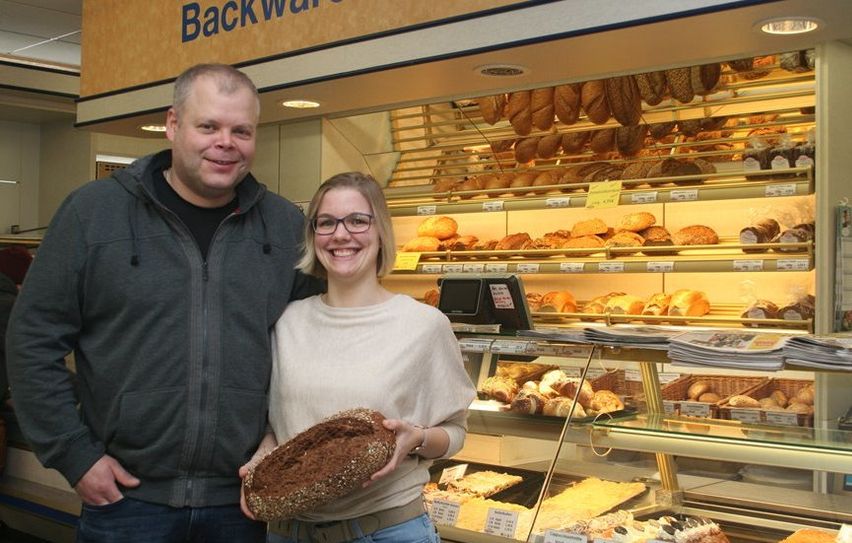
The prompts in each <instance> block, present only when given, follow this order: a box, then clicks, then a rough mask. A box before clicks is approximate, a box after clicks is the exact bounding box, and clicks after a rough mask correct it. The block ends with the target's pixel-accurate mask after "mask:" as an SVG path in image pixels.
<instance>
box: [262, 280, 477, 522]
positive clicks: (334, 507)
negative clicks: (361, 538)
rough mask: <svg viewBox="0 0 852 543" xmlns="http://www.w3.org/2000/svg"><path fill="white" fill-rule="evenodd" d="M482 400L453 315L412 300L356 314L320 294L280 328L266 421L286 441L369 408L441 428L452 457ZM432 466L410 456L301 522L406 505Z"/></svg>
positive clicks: (291, 312) (293, 307) (295, 305)
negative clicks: (349, 411)
mask: <svg viewBox="0 0 852 543" xmlns="http://www.w3.org/2000/svg"><path fill="white" fill-rule="evenodd" d="M475 396H476V391H475V389H474V387H473V385H472V384H471V382H470V378H469V377H468V374H467V373H466V371H465V369H464V366H463V363H462V358H461V352H460V351H459V346H458V342H457V341H456V338H455V335H454V334H453V332H452V328H451V327H450V323H449V321H448V320H447V318H446V316H445V315H443V314H442V313H441V312H440V311H438V310H437V309H435V308H434V307H431V306H428V305H425V304H422V303H420V302H417V301H415V300H414V299H412V298H410V297H408V296H403V295H396V296H394V297H393V298H391V299H390V300H388V301H386V302H383V303H381V304H377V305H373V306H367V307H354V308H339V307H330V306H328V305H326V304H325V303H323V302H322V300H321V299H320V297H319V296H314V297H312V298H307V299H305V300H301V301H298V302H292V303H290V305H289V306H287V310H286V311H285V312H284V314H283V315H282V316H281V318H280V319H279V320H278V322H277V323H276V325H275V330H274V332H273V369H272V382H271V384H270V394H269V421H270V424H271V425H272V428H273V430H274V431H275V436H276V437H277V439H278V442H279V443H282V442H284V441H286V440H287V439H289V438H291V437H293V436H294V435H296V434H297V433H299V432H301V431H302V430H304V429H306V428H308V427H310V426H312V425H314V424H316V423H317V422H319V421H320V420H321V419H323V418H325V417H327V416H329V415H332V414H334V413H337V412H338V411H342V410H344V409H350V408H355V407H368V408H371V409H375V410H377V411H380V412H381V413H383V414H384V415H385V416H386V417H388V418H395V419H401V420H405V421H407V422H410V423H412V424H416V425H420V426H424V427H427V426H440V427H441V428H443V429H444V430H446V432H447V434H448V435H449V437H450V445H449V450H448V451H447V453H446V456H447V457H449V456H452V455H454V454H455V453H457V452H458V451H459V450H460V449H461V447H462V445H463V444H464V436H465V432H466V429H467V421H466V419H467V408H468V406H469V405H470V403H471V401H473V399H474V397H475ZM430 464H431V462H429V461H428V460H423V459H419V458H414V457H409V458H407V459H406V460H405V461H403V463H402V464H401V465H400V466H399V467H398V468H397V470H396V471H395V472H393V473H392V474H390V475H388V476H386V477H384V478H382V479H380V480H378V481H376V482H374V483H373V484H372V485H371V486H369V487H367V488H365V489H360V490H357V491H355V492H353V493H352V494H350V495H348V496H346V497H344V498H342V499H340V500H338V501H336V502H334V503H332V504H329V505H327V506H325V507H323V508H321V509H319V510H317V511H313V512H311V513H310V514H306V515H305V516H304V518H303V519H302V520H311V521H330V520H341V519H348V518H354V517H359V516H362V515H366V514H368V513H372V512H375V511H380V510H383V509H388V508H391V507H396V506H399V505H405V504H407V503H409V502H411V501H412V500H414V499H416V498H417V497H418V496H419V495H420V494H421V492H422V490H423V485H424V484H425V483H426V482H427V481H428V480H429V472H428V468H429V465H430Z"/></svg>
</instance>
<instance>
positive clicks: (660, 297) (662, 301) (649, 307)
mask: <svg viewBox="0 0 852 543" xmlns="http://www.w3.org/2000/svg"><path fill="white" fill-rule="evenodd" d="M671 299H672V296H671V294H666V293H665V292H658V293H657V294H654V295H653V296H651V297H650V298H649V299H648V301H647V302H645V306H644V307H643V308H642V314H643V315H666V314H667V313H668V312H669V302H670V301H671Z"/></svg>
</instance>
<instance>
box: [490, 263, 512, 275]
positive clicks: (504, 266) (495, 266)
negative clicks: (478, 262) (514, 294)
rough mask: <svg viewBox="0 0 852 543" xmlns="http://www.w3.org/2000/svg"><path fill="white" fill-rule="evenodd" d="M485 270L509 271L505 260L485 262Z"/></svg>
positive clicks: (495, 271) (492, 271) (493, 271)
mask: <svg viewBox="0 0 852 543" xmlns="http://www.w3.org/2000/svg"><path fill="white" fill-rule="evenodd" d="M485 271H486V272H488V273H506V272H507V271H509V265H508V264H506V263H505V262H497V263H494V264H486V265H485Z"/></svg>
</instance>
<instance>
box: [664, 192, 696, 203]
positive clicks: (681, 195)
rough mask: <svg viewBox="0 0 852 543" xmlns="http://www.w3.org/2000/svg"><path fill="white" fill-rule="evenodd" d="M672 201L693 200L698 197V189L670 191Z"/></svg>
mask: <svg viewBox="0 0 852 543" xmlns="http://www.w3.org/2000/svg"><path fill="white" fill-rule="evenodd" d="M669 199H670V200H671V201H672V202H691V201H693V200H697V199H698V189H681V190H673V191H671V192H670V193H669Z"/></svg>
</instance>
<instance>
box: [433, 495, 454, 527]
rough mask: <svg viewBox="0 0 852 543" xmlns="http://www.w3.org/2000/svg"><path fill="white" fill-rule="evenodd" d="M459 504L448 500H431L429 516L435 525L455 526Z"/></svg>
mask: <svg viewBox="0 0 852 543" xmlns="http://www.w3.org/2000/svg"><path fill="white" fill-rule="evenodd" d="M460 510H461V504H460V503H457V502H451V501H449V500H433V501H432V509H431V510H430V511H429V516H430V517H431V518H432V521H433V522H434V523H435V524H439V525H441V526H455V525H456V521H457V520H458V519H459V511H460Z"/></svg>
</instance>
